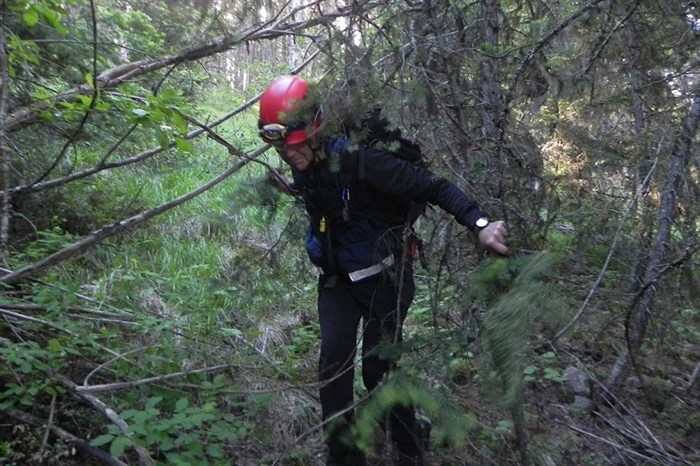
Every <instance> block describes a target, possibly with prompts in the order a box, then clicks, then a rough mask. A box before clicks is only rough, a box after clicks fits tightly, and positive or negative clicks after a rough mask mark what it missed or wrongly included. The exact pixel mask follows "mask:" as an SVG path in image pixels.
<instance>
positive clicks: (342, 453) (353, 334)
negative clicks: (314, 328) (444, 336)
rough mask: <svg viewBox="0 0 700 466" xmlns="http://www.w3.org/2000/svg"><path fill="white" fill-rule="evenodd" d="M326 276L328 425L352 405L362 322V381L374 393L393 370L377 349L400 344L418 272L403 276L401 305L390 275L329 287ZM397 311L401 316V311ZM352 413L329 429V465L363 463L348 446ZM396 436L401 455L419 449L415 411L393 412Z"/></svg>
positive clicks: (322, 370) (322, 314)
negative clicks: (386, 343) (383, 344)
mask: <svg viewBox="0 0 700 466" xmlns="http://www.w3.org/2000/svg"><path fill="white" fill-rule="evenodd" d="M325 285H326V279H325V277H321V278H320V280H319V289H318V311H319V321H320V324H321V357H320V362H319V378H320V381H321V408H322V416H323V420H324V421H326V420H327V419H328V418H329V417H331V416H332V415H333V414H335V413H338V412H340V411H343V410H345V409H347V408H348V407H349V406H351V405H352V404H353V377H354V370H353V363H354V361H353V360H354V357H355V353H356V346H357V330H358V328H359V323H360V321H362V323H363V325H362V328H361V335H362V355H363V359H362V380H363V382H364V384H365V387H366V388H367V390H370V391H371V390H373V389H375V388H376V387H377V385H378V384H379V382H380V381H381V380H382V378H383V377H384V376H385V374H386V373H387V372H388V371H389V369H390V368H391V367H392V365H393V363H392V362H391V361H389V360H386V359H382V358H380V357H378V356H377V355H376V354H374V352H372V350H373V349H375V348H376V346H377V345H378V344H379V343H380V342H382V341H387V340H388V341H393V342H399V341H401V339H402V335H401V326H402V324H403V320H404V319H405V317H406V313H407V311H408V307H409V306H410V304H411V301H412V300H413V295H414V292H415V285H414V282H413V273H412V270H410V267H409V268H408V270H406V271H405V272H404V279H403V281H402V285H401V300H400V303H399V300H398V299H397V297H398V288H399V287H398V286H397V285H396V283H395V281H394V280H391V279H389V278H388V276H387V275H380V276H377V277H373V278H370V279H367V280H366V281H362V282H358V283H350V282H349V281H347V280H343V279H338V281H337V282H336V283H335V285H334V286H332V287H326V286H325ZM397 307H398V308H399V312H398V313H397V312H396V309H397ZM351 420H352V413H351V412H348V413H347V414H346V415H344V416H343V417H342V418H340V419H335V420H333V421H331V422H330V423H329V424H328V427H327V428H326V442H327V444H328V448H329V460H328V464H333V465H336V464H338V465H352V466H358V465H363V464H364V458H363V456H362V454H361V453H360V452H359V451H357V450H356V449H354V448H353V447H351V446H348V445H347V444H346V443H345V442H343V438H342V437H343V435H344V433H345V432H346V431H347V427H348V424H349V422H350V421H351ZM389 421H390V422H389V427H390V429H391V437H392V440H393V441H394V443H395V444H396V445H397V447H398V450H399V451H401V452H405V453H407V454H410V453H412V452H413V451H414V450H415V449H416V448H417V446H416V445H417V441H416V436H415V413H414V409H413V407H406V406H396V407H394V408H392V409H391V412H390V413H389Z"/></svg>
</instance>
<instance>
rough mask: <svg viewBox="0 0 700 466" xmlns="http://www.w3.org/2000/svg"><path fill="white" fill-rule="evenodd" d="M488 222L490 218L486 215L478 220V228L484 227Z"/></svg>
mask: <svg viewBox="0 0 700 466" xmlns="http://www.w3.org/2000/svg"><path fill="white" fill-rule="evenodd" d="M488 224H489V219H487V218H484V217H481V218H480V219H479V220H477V221H476V226H477V228H484V227H485V226H486V225H488Z"/></svg>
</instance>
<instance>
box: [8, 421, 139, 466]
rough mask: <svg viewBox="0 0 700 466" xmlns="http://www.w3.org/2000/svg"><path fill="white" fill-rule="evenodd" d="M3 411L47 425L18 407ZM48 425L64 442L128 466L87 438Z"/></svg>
mask: <svg viewBox="0 0 700 466" xmlns="http://www.w3.org/2000/svg"><path fill="white" fill-rule="evenodd" d="M3 412H4V413H5V414H7V415H8V416H10V417H12V418H14V419H16V420H18V421H20V422H24V423H26V424H29V425H32V426H34V427H39V428H42V427H45V426H47V423H46V422H44V421H43V420H41V419H40V418H38V417H36V416H34V415H32V414H29V413H27V412H25V411H21V410H19V409H16V408H8V409H6V410H4V411H3ZM47 427H48V429H49V430H50V431H51V433H52V434H54V435H55V436H57V437H60V438H61V439H63V441H64V442H66V443H68V444H69V445H72V446H74V447H75V448H77V449H78V450H80V451H82V452H85V453H87V454H88V455H90V456H94V457H95V458H97V459H98V460H100V461H102V462H103V464H106V465H110V466H127V464H126V463H122V462H121V461H119V460H118V459H116V458H114V457H112V456H110V455H109V454H107V453H106V452H104V451H102V450H101V449H99V448H95V447H93V446H91V445H90V443H88V442H87V441H86V440H83V439H81V438H78V437H76V436H75V435H73V434H71V433H70V432H68V431H66V430H63V429H61V428H60V427H57V426H55V425H48V426H47Z"/></svg>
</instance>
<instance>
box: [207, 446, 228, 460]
mask: <svg viewBox="0 0 700 466" xmlns="http://www.w3.org/2000/svg"><path fill="white" fill-rule="evenodd" d="M207 454H208V455H209V456H211V457H212V458H223V457H224V452H223V450H222V449H221V446H220V445H218V444H216V443H211V444H209V445H208V446H207Z"/></svg>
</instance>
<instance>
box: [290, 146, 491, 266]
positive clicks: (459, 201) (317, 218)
mask: <svg viewBox="0 0 700 466" xmlns="http://www.w3.org/2000/svg"><path fill="white" fill-rule="evenodd" d="M334 157H336V159H334ZM338 157H339V158H340V160H337V158H338ZM294 180H295V187H296V188H297V189H298V190H299V192H300V193H301V196H302V198H303V200H304V204H305V207H306V210H307V212H308V213H309V217H310V220H311V228H310V234H309V237H308V238H307V250H308V249H309V246H310V244H309V243H315V246H313V245H311V247H316V248H317V250H316V251H315V253H314V252H312V251H309V256H310V258H311V260H312V261H313V262H314V263H316V264H317V265H320V266H322V267H323V268H324V270H326V272H328V271H329V270H327V269H328V268H329V265H328V264H329V257H328V252H329V251H328V250H329V249H330V250H332V252H333V253H332V257H331V260H332V264H331V267H335V268H336V270H332V271H331V272H336V271H341V272H346V273H348V272H353V271H354V270H358V269H362V268H365V267H369V266H371V265H372V264H376V263H378V262H379V261H381V260H382V259H384V258H385V257H387V256H389V255H390V254H396V253H397V252H398V250H399V248H400V245H401V243H400V238H401V233H402V231H403V227H404V226H405V225H406V220H407V218H408V217H409V216H410V210H411V209H412V208H413V207H414V206H415V204H423V203H429V204H432V205H436V206H438V207H440V208H442V209H443V210H445V211H446V212H448V213H450V214H452V215H453V216H454V217H455V219H456V220H457V222H458V223H460V224H462V225H464V226H466V227H467V228H469V229H470V230H472V231H475V223H476V221H477V219H479V218H480V217H483V216H485V214H484V213H483V212H482V211H481V210H479V208H478V206H477V204H476V202H474V201H473V200H471V199H469V198H468V197H467V196H466V194H465V193H464V192H463V191H462V190H460V189H459V188H458V187H457V186H456V185H454V184H453V183H451V182H449V181H447V180H446V179H444V178H441V177H438V176H436V175H435V174H433V173H432V172H430V171H429V170H427V169H425V168H423V167H420V166H418V165H415V164H413V163H411V162H408V161H406V160H403V159H400V158H399V157H397V156H395V155H393V154H391V153H389V152H386V151H382V150H379V149H376V148H373V147H361V148H359V149H358V150H356V151H352V152H349V153H347V154H342V155H340V156H338V154H329V153H326V156H325V158H322V159H321V160H318V161H316V162H314V163H312V165H311V166H310V167H309V168H308V169H307V170H305V171H304V172H298V171H294ZM318 248H320V249H318Z"/></svg>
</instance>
